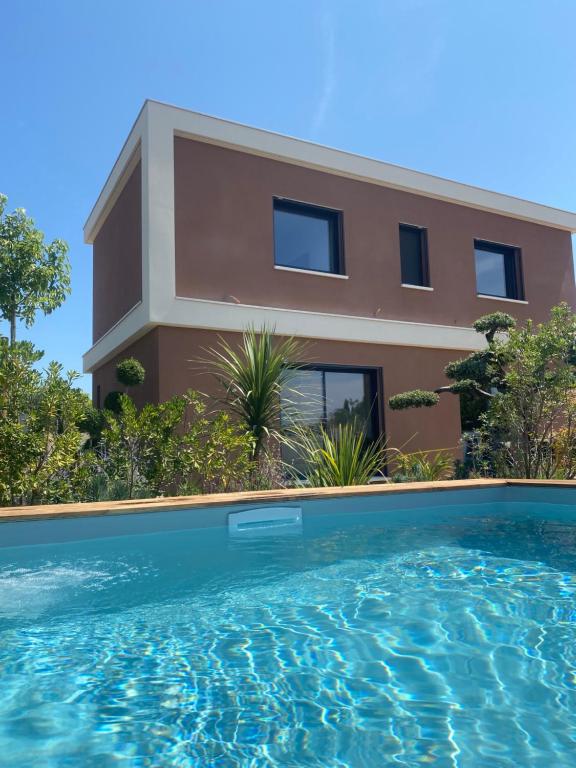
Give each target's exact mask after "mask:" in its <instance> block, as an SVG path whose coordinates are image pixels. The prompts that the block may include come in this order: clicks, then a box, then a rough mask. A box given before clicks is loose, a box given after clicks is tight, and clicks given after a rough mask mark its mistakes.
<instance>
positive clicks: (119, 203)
mask: <svg viewBox="0 0 576 768" xmlns="http://www.w3.org/2000/svg"><path fill="white" fill-rule="evenodd" d="M93 253H94V258H93V304H94V309H93V316H92V336H93V341H97V340H98V339H99V338H100V337H101V336H102V335H103V334H104V333H106V331H108V330H109V329H110V328H111V327H112V326H113V325H114V324H115V323H117V322H118V320H120V318H122V317H123V316H124V315H125V314H126V313H127V312H128V310H130V309H132V307H133V306H134V305H135V304H137V303H138V302H139V301H141V300H142V170H141V163H140V162H138V165H137V166H136V167H135V168H134V170H133V171H132V173H131V175H130V177H129V178H128V181H127V182H126V184H125V186H124V189H123V190H122V192H121V193H120V195H119V197H118V199H117V200H116V202H115V203H114V205H113V206H112V209H111V210H110V212H109V214H108V216H107V217H106V221H105V222H104V224H103V225H102V227H101V229H100V231H99V232H98V235H97V236H96V238H95V240H94V249H93Z"/></svg>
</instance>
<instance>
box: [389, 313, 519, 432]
mask: <svg viewBox="0 0 576 768" xmlns="http://www.w3.org/2000/svg"><path fill="white" fill-rule="evenodd" d="M515 325H516V321H515V320H514V318H513V317H511V316H510V315H507V314H506V313H505V312H494V313H492V314H490V315H484V316H483V317H480V318H479V319H478V320H476V322H475V323H474V329H475V330H476V331H477V332H478V333H483V334H485V336H486V343H487V347H486V349H482V350H479V351H478V352H472V353H471V354H470V355H468V357H465V358H463V359H461V360H454V361H453V362H451V363H448V365H447V366H446V367H445V369H444V374H445V376H446V378H447V379H451V380H452V382H453V383H452V384H450V385H446V386H441V387H438V389H437V390H436V391H435V392H423V391H422V390H414V391H413V392H404V393H401V394H398V395H393V396H392V397H391V398H390V399H389V401H388V402H389V405H390V408H392V409H394V410H400V409H403V408H420V407H422V406H433V405H436V404H437V403H438V401H439V393H441V392H449V393H451V394H453V395H460V412H461V419H462V427H463V428H464V429H475V428H477V427H478V425H479V423H480V420H481V417H482V415H483V414H484V413H485V411H486V409H487V408H488V403H489V399H490V398H491V397H492V395H493V393H494V391H495V390H498V389H499V388H501V387H502V386H503V377H504V371H505V367H506V363H507V356H508V352H507V344H506V341H502V340H501V339H499V338H497V334H498V333H500V332H502V333H505V332H508V331H510V330H511V329H513V328H514V327H515Z"/></svg>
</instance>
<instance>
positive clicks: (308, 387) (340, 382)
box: [282, 367, 380, 466]
mask: <svg viewBox="0 0 576 768" xmlns="http://www.w3.org/2000/svg"><path fill="white" fill-rule="evenodd" d="M377 391H378V390H377V379H376V372H375V371H373V370H362V369H339V368H338V369H337V368H330V367H325V368H320V367H317V368H306V369H302V370H300V371H298V373H297V375H296V378H295V380H294V381H292V382H291V385H290V390H289V391H285V392H284V393H283V394H282V423H283V426H284V427H289V426H290V425H291V424H294V423H297V424H299V425H304V426H306V427H311V428H314V427H318V428H319V427H320V426H324V427H326V428H328V429H329V428H331V427H336V426H338V424H348V423H354V424H356V425H357V427H358V429H361V430H362V431H363V432H364V435H365V436H366V439H367V440H370V441H372V440H376V439H377V437H378V435H379V433H380V427H379V418H378V397H377ZM282 454H283V458H284V460H285V461H287V462H289V463H291V464H292V465H293V466H297V464H298V462H297V459H296V456H295V455H294V452H293V451H291V450H290V449H287V448H286V447H284V448H283V450H282Z"/></svg>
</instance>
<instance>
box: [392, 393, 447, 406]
mask: <svg viewBox="0 0 576 768" xmlns="http://www.w3.org/2000/svg"><path fill="white" fill-rule="evenodd" d="M439 400H440V395H438V394H437V393H436V392H426V391H425V390H423V389H414V390H412V391H411V392H401V393H400V394H399V395H393V396H392V397H391V398H390V399H389V400H388V405H389V406H390V408H391V409H392V410H393V411H400V410H403V409H405V408H431V407H432V406H433V405H436V404H437V403H438V401H439Z"/></svg>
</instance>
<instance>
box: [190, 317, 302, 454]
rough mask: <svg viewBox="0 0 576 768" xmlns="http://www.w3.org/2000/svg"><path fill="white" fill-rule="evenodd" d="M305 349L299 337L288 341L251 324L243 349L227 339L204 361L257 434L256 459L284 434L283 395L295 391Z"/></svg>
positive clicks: (229, 401)
mask: <svg viewBox="0 0 576 768" xmlns="http://www.w3.org/2000/svg"><path fill="white" fill-rule="evenodd" d="M301 351H302V346H301V345H300V344H299V343H298V342H297V341H296V340H295V339H293V338H289V339H285V340H283V341H282V340H278V339H276V338H275V337H274V334H273V331H272V330H271V329H269V328H266V327H263V328H261V329H259V330H256V329H255V328H249V329H248V330H247V331H244V333H243V334H242V341H241V343H240V345H239V346H238V347H235V346H231V345H230V344H228V342H226V341H224V340H223V339H221V340H220V343H219V344H218V346H217V347H216V348H213V349H211V350H209V356H208V359H207V360H205V361H204V362H205V363H206V364H207V365H208V367H209V369H210V370H211V371H212V372H213V373H214V375H215V376H216V378H217V379H218V381H219V383H220V385H221V387H222V389H223V390H224V393H225V397H224V400H225V403H226V405H227V407H228V409H229V410H230V412H231V413H232V414H233V415H234V416H235V417H236V419H237V420H238V421H239V423H241V424H242V425H243V426H244V427H245V429H246V430H247V431H248V432H249V434H250V435H251V436H252V438H253V446H254V449H253V458H254V459H255V460H257V459H259V458H260V456H261V454H262V452H263V451H264V449H265V448H266V447H267V444H268V443H269V442H270V441H269V438H278V437H279V436H280V434H281V431H282V429H281V422H280V419H281V402H280V396H281V394H282V395H283V396H284V397H286V396H287V395H288V394H289V393H290V391H292V390H293V383H294V380H295V377H296V375H297V371H298V366H297V365H296V364H295V361H296V360H297V359H298V357H299V356H300V354H301Z"/></svg>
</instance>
